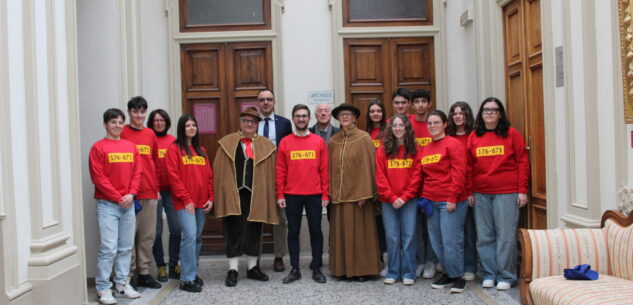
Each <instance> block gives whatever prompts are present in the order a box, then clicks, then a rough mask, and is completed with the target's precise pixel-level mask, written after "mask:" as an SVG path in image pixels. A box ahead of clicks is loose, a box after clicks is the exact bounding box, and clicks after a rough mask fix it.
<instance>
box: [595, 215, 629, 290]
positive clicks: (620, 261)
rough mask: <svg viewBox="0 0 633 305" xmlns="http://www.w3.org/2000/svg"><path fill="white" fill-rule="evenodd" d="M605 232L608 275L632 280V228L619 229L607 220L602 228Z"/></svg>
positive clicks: (611, 221) (618, 226)
mask: <svg viewBox="0 0 633 305" xmlns="http://www.w3.org/2000/svg"><path fill="white" fill-rule="evenodd" d="M602 230H604V231H605V232H606V235H607V241H608V244H609V261H610V262H611V272H609V274H611V275H613V276H615V277H619V278H623V279H627V280H633V228H631V227H630V226H629V227H621V226H620V225H618V224H617V223H615V222H614V221H613V220H611V219H609V220H607V221H606V222H605V223H604V227H603V228H602Z"/></svg>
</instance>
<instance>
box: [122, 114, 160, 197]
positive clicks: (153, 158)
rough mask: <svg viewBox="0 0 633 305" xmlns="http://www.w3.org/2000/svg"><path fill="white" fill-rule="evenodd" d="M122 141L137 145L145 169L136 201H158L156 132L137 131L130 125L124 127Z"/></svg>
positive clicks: (148, 130)
mask: <svg viewBox="0 0 633 305" xmlns="http://www.w3.org/2000/svg"><path fill="white" fill-rule="evenodd" d="M121 139H124V140H128V141H130V142H132V143H134V144H136V148H138V152H139V154H140V164H141V168H142V169H143V173H142V175H141V185H140V186H139V189H138V194H136V199H158V176H159V172H160V170H159V165H158V141H157V140H156V134H154V131H153V130H151V129H149V128H146V127H144V128H143V129H141V130H135V129H133V128H131V127H130V125H125V126H124V127H123V132H121Z"/></svg>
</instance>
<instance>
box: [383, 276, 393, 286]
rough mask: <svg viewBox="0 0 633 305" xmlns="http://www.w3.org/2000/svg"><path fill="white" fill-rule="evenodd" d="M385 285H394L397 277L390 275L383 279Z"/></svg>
mask: <svg viewBox="0 0 633 305" xmlns="http://www.w3.org/2000/svg"><path fill="white" fill-rule="evenodd" d="M382 282H383V283H384V284H385V285H393V284H394V283H395V282H396V279H394V278H392V277H388V278H386V279H385V280H384V281H382Z"/></svg>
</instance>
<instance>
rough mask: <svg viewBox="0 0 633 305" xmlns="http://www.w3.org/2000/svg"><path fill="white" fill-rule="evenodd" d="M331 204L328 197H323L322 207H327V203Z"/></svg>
mask: <svg viewBox="0 0 633 305" xmlns="http://www.w3.org/2000/svg"><path fill="white" fill-rule="evenodd" d="M328 204H330V201H329V200H327V199H321V206H322V207H327V205H328Z"/></svg>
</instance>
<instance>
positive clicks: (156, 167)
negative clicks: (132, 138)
mask: <svg viewBox="0 0 633 305" xmlns="http://www.w3.org/2000/svg"><path fill="white" fill-rule="evenodd" d="M152 135H153V137H152V159H154V171H155V175H156V182H157V183H156V187H157V188H156V192H158V191H159V190H160V187H159V186H160V161H159V160H158V138H157V137H156V135H155V134H154V132H153V131H152Z"/></svg>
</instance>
